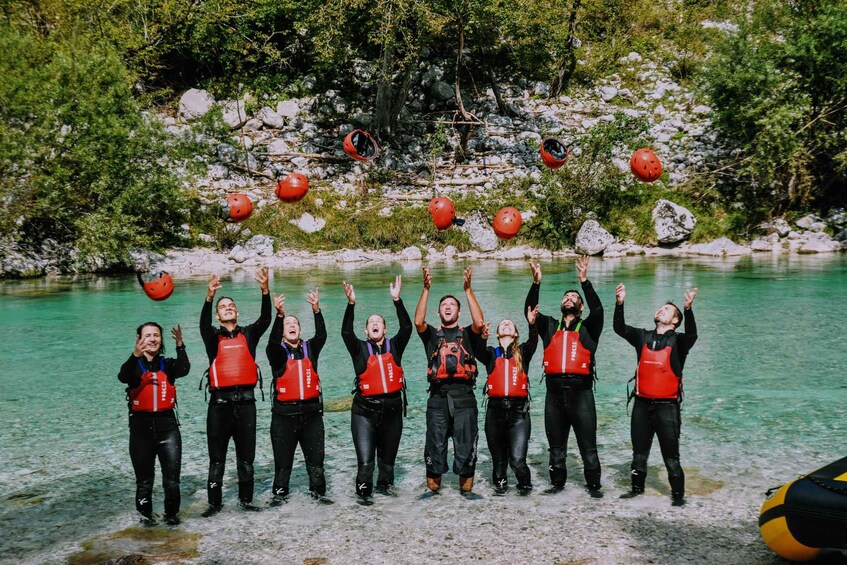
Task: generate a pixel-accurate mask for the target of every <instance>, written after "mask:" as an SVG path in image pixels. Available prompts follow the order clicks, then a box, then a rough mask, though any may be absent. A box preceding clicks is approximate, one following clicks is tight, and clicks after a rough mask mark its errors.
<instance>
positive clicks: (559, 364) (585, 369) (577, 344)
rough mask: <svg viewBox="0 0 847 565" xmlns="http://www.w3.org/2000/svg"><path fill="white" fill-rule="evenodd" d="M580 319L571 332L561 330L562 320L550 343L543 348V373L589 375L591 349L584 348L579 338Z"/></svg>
mask: <svg viewBox="0 0 847 565" xmlns="http://www.w3.org/2000/svg"><path fill="white" fill-rule="evenodd" d="M580 327H582V320H580V321H579V322H577V324H576V329H575V330H574V331H572V332H569V331H567V330H562V321H561V320H560V321H559V327H558V328H557V330H556V333H554V334H553V338H552V339H551V340H550V344H549V345H548V346H547V347H546V348H545V349H544V374H545V375H565V374H567V375H590V374H591V351H589V350H588V349H586V348H585V347H584V346H583V345H582V342H581V341H580V339H579V328H580Z"/></svg>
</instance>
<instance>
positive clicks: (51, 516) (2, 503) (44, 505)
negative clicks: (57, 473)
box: [0, 472, 200, 561]
mask: <svg viewBox="0 0 847 565" xmlns="http://www.w3.org/2000/svg"><path fill="white" fill-rule="evenodd" d="M193 483H198V484H197V485H195V484H193ZM197 486H200V483H199V481H195V480H193V479H189V480H186V478H183V481H182V494H183V498H185V497H186V495H189V493H190V492H191V491H192V490H194V489H196V488H197ZM155 488H156V490H154V500H156V501H157V502H159V503H160V504H161V498H162V494H161V477H160V476H157V477H156V487H155ZM134 490H135V480H134V478H133V477H132V476H127V475H122V474H114V473H107V472H91V473H86V474H80V475H74V476H69V477H62V478H57V479H54V480H52V481H50V482H47V483H42V484H39V485H38V486H36V487H33V488H28V489H23V490H20V491H18V492H15V493H13V494H10V495H7V496H4V497H2V498H0V508H2V511H0V531H3V532H9V533H11V532H14V535H4V536H0V561H3V560H5V559H8V558H11V557H17V558H19V559H23V558H25V557H26V556H27V555H28V554H32V553H36V552H41V551H44V550H45V549H48V548H50V547H51V546H54V545H66V544H67V543H68V541H69V540H75V539H76V540H82V539H85V538H86V537H88V536H90V535H91V532H92V531H100V530H103V529H107V528H108V527H109V525H110V524H112V525H114V523H115V522H116V521H117V520H118V519H119V518H121V517H125V516H126V515H127V513H128V512H134V507H133V499H132V496H133V493H134ZM116 493H127V494H128V496H127V497H126V499H125V500H118V499H117V497H116ZM92 508H99V509H102V510H103V511H102V512H97V513H92V512H91V509H92Z"/></svg>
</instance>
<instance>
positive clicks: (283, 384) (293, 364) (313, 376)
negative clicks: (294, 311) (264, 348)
mask: <svg viewBox="0 0 847 565" xmlns="http://www.w3.org/2000/svg"><path fill="white" fill-rule="evenodd" d="M306 344H307V342H305V341H304V342H303V358H302V359H295V358H294V352H293V351H291V350H290V349H289V348H288V346H287V345H286V344H285V343H284V342H283V344H282V346H283V347H284V348H285V350H286V351H287V352H288V361H287V362H286V363H285V371H283V373H282V374H281V375H280V376H278V377H277V378H276V382H275V383H274V390H275V391H276V399H277V400H279V401H280V402H297V401H299V400H311V399H313V398H318V397H319V396H320V395H321V378H320V376H319V375H318V372H317V371H315V367H314V365H312V360H311V359H309V352H308V350H307V349H306V347H307V345H306Z"/></svg>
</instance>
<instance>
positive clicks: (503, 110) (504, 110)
mask: <svg viewBox="0 0 847 565" xmlns="http://www.w3.org/2000/svg"><path fill="white" fill-rule="evenodd" d="M480 58H481V59H482V67H483V69H485V76H486V77H487V78H488V84H489V86H491V91H492V92H493V93H494V101H495V102H497V109H498V110H500V114H502V115H504V116H510V115H511V114H512V113H511V112H510V111H509V108H508V106H506V103H505V102H503V94H502V93H501V92H500V85H499V84H497V77H495V76H494V69H492V68H491V65H489V64H488V54H487V53H486V51H485V49H481V50H480Z"/></svg>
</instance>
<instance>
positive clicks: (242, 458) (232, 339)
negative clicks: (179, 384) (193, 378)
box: [200, 267, 271, 516]
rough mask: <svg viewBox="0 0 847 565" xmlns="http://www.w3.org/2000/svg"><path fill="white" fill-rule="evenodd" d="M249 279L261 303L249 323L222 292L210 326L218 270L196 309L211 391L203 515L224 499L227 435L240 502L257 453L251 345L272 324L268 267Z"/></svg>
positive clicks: (247, 494)
mask: <svg viewBox="0 0 847 565" xmlns="http://www.w3.org/2000/svg"><path fill="white" fill-rule="evenodd" d="M254 278H255V280H256V282H258V283H259V288H260V289H261V291H262V307H261V313H260V314H259V317H258V319H257V320H256V321H255V322H253V323H252V324H250V325H249V326H246V327H245V326H240V325H238V309H237V308H236V307H235V301H234V300H233V299H232V298H230V297H228V296H222V297H221V298H218V301H217V303H216V305H215V310H216V314H215V315H216V317H217V319H218V322H220V327H219V328H214V327H212V301H213V300H214V299H215V293H216V292H217V291H218V290H219V289H220V288H221V282H220V277H218V276H217V275H212V277H211V278H210V279H209V286H208V290H207V292H206V300H205V302H204V303H203V309H202V310H201V311H200V336H201V337H202V338H203V344H204V345H205V346H206V354H207V355H208V357H209V370H208V372H207V373H206V377H207V378H208V383H207V386H208V387H209V389H210V390H211V396H210V398H209V410H208V412H207V415H206V440H207V443H208V446H209V480H208V483H207V491H208V498H209V509H208V510H206V512H204V516H210V515H212V514H215V513H216V512H217V511H218V510H220V509H221V506H222V504H223V503H222V495H223V476H224V464H225V462H226V452H227V448H228V447H229V440H230V438H232V440H233V441H234V443H235V462H236V468H237V470H238V500H239V501H240V503H241V505H242V506H243V507H245V508H247V509H251V508H252V507H251V506H250V503H251V502H252V500H253V460H254V459H255V457H256V397H255V395H254V392H253V391H254V389H255V387H256V384H257V383H258V380H259V375H258V367H257V366H256V346H257V344H258V343H259V339H260V338H261V337H262V334H263V333H265V330H267V329H268V326H269V325H270V323H271V297H270V293H269V291H268V269H267V267H263V268H262V269H260V270H259V272H258V273H256V276H255V277H254Z"/></svg>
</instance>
